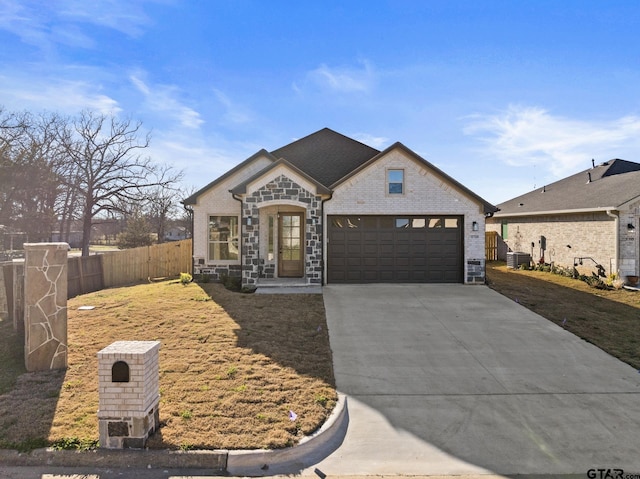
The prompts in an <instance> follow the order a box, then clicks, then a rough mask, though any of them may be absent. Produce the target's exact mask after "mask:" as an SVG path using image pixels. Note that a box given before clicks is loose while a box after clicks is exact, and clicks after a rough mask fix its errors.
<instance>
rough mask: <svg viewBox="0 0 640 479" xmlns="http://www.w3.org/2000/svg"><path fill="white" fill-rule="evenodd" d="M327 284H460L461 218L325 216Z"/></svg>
mask: <svg viewBox="0 0 640 479" xmlns="http://www.w3.org/2000/svg"><path fill="white" fill-rule="evenodd" d="M328 223H329V224H328V236H329V244H328V253H327V258H328V265H327V269H328V278H327V279H328V282H329V283H461V282H462V244H463V241H462V226H463V225H462V217H461V216H431V215H425V216H329V217H328Z"/></svg>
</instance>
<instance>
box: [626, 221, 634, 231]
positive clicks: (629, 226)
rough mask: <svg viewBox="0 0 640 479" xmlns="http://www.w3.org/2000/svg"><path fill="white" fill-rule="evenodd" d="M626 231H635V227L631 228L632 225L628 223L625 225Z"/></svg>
mask: <svg viewBox="0 0 640 479" xmlns="http://www.w3.org/2000/svg"><path fill="white" fill-rule="evenodd" d="M627 229H628V230H629V231H635V230H636V227H635V226H633V223H628V224H627Z"/></svg>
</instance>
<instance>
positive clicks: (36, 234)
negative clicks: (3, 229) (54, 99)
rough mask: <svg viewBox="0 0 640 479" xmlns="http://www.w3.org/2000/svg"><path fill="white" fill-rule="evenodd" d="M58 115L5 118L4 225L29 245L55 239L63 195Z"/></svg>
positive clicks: (0, 203)
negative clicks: (57, 210)
mask: <svg viewBox="0 0 640 479" xmlns="http://www.w3.org/2000/svg"><path fill="white" fill-rule="evenodd" d="M61 128H64V122H63V120H61V119H60V118H59V117H58V116H57V115H55V114H41V115H39V116H34V115H31V114H29V113H19V114H16V113H11V114H6V115H4V116H2V118H1V119H0V223H2V224H6V225H8V226H10V227H12V228H14V229H15V230H19V231H22V232H25V233H26V234H27V236H28V238H29V241H45V240H48V239H50V237H51V232H52V229H53V225H54V223H55V221H56V205H57V198H58V196H59V195H60V192H61V183H60V178H59V175H58V170H57V168H58V165H59V164H60V153H61V149H60V144H59V142H58V141H57V138H58V131H59V130H60V129H61Z"/></svg>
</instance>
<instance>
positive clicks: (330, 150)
mask: <svg viewBox="0 0 640 479" xmlns="http://www.w3.org/2000/svg"><path fill="white" fill-rule="evenodd" d="M378 153H380V151H378V150H376V149H375V148H371V147H370V146H367V145H365V144H364V143H360V142H359V141H356V140H354V139H352V138H349V137H347V136H344V135H342V134H340V133H338V132H335V131H333V130H331V129H329V128H323V129H322V130H319V131H317V132H315V133H312V134H311V135H309V136H305V137H304V138H301V139H299V140H297V141H294V142H293V143H289V144H288V145H286V146H283V147H282V148H278V149H277V150H274V151H272V152H271V154H272V155H273V156H274V157H276V158H278V159H280V158H283V159H285V160H287V161H288V162H289V163H291V164H292V165H294V166H295V167H297V168H299V169H300V170H302V171H304V172H305V173H306V174H308V175H309V176H311V177H312V178H315V179H316V180H317V181H318V182H320V183H322V184H323V185H324V186H327V187H328V186H330V185H331V184H332V183H334V182H336V181H338V180H339V179H340V178H342V177H343V176H345V175H347V174H348V173H349V172H351V171H353V170H354V169H356V168H357V167H358V166H360V165H361V164H363V163H365V162H366V161H368V160H369V159H371V158H372V157H374V156H376V155H377V154H378Z"/></svg>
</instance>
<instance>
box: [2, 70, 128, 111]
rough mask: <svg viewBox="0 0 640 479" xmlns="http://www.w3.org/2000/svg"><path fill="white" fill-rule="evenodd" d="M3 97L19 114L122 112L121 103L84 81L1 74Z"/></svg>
mask: <svg viewBox="0 0 640 479" xmlns="http://www.w3.org/2000/svg"><path fill="white" fill-rule="evenodd" d="M0 97H1V98H3V105H4V106H5V107H6V108H7V109H13V110H16V111H20V110H31V111H41V110H50V111H56V112H59V113H64V114H76V113H78V112H79V111H81V110H87V109H88V110H94V111H97V112H100V113H104V114H118V113H119V112H121V111H122V108H121V107H120V104H119V103H118V101H117V100H115V99H114V98H112V97H111V96H109V95H107V94H105V93H103V92H102V91H101V88H100V87H99V86H96V85H94V84H91V83H90V82H87V81H82V80H65V79H53V78H46V79H36V78H33V77H28V78H24V77H21V76H16V77H7V76H4V75H2V73H0Z"/></svg>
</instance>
